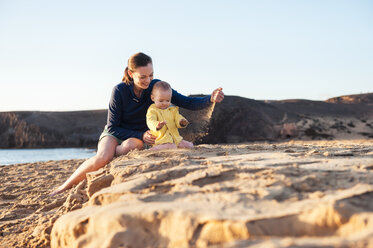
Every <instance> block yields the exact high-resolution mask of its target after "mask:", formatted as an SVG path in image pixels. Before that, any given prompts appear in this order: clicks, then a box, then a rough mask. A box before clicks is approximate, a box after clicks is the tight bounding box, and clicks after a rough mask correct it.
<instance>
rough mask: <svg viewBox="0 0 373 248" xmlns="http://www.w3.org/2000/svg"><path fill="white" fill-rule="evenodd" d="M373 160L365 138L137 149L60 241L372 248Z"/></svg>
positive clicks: (61, 227)
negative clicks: (164, 149)
mask: <svg viewBox="0 0 373 248" xmlns="http://www.w3.org/2000/svg"><path fill="white" fill-rule="evenodd" d="M372 158H373V143H372V141H363V140H360V141H313V142H312V141H307V142H304V141H297V142H294V141H292V142H288V143H275V144H268V143H251V144H240V145H199V146H197V147H196V148H194V149H192V150H182V149H180V150H168V151H157V152H154V151H149V150H147V151H135V152H132V153H130V154H128V155H126V156H122V157H119V158H117V159H116V160H114V161H112V162H111V163H110V164H109V166H108V168H107V169H106V172H105V173H104V172H99V173H96V174H95V175H92V176H93V178H96V179H94V180H90V181H91V182H92V183H94V181H96V182H97V181H100V180H103V181H106V180H107V178H108V175H109V174H107V173H108V172H110V175H112V178H110V179H109V181H111V183H110V186H108V187H105V186H102V188H101V189H100V190H98V191H96V192H95V193H94V194H92V195H91V194H89V195H90V196H89V199H87V201H86V202H85V203H84V204H83V205H82V208H81V209H78V210H75V211H71V212H69V213H67V214H65V215H63V216H61V217H60V218H58V219H57V221H56V222H55V224H54V225H53V229H52V231H51V234H50V235H51V236H50V237H51V247H247V246H253V247H304V248H305V247H371V246H373V238H372V237H373V204H372V202H373V184H372V182H373V170H372V169H373V164H372ZM100 178H101V179H100ZM111 179H112V180H111ZM89 184H90V183H88V186H87V187H88V189H89V188H90V186H89ZM88 191H89V190H88Z"/></svg>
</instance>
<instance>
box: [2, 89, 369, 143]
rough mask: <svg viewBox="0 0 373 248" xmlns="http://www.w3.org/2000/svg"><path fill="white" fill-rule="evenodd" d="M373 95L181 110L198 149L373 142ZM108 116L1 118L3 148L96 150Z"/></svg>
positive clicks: (232, 99)
mask: <svg viewBox="0 0 373 248" xmlns="http://www.w3.org/2000/svg"><path fill="white" fill-rule="evenodd" d="M372 99H373V93H371V94H362V95H351V96H343V97H338V98H332V99H329V100H327V101H325V102H323V101H309V100H284V101H257V100H253V99H247V98H243V97H236V96H226V98H225V99H224V101H223V102H222V103H220V104H216V105H215V108H213V107H211V108H209V109H206V110H202V111H188V110H185V109H181V113H182V114H183V115H185V117H187V119H188V120H189V121H190V122H191V125H190V126H188V127H187V128H186V129H182V130H181V134H182V136H183V137H184V138H185V139H186V140H190V141H193V142H194V143H196V144H201V143H209V144H218V143H239V142H247V141H263V140H271V141H275V140H286V139H369V138H373V100H372ZM106 115H107V113H106V110H96V111H76V112H5V113H4V112H3V113H0V148H31V147H33V148H36V147H95V146H96V144H97V139H98V137H99V135H100V133H101V132H102V130H103V128H104V126H105V124H106Z"/></svg>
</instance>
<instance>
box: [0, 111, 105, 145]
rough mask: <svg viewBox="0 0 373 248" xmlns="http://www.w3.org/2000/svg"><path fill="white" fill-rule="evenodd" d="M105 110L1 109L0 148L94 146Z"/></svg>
mask: <svg viewBox="0 0 373 248" xmlns="http://www.w3.org/2000/svg"><path fill="white" fill-rule="evenodd" d="M106 116H107V111H106V110H94V111H71V112H39V111H22V112H1V113H0V148H38V147H95V146H96V145H97V139H98V137H99V134H100V133H101V132H102V130H103V128H104V126H105V124H106Z"/></svg>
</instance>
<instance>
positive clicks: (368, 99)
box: [326, 93, 373, 104]
mask: <svg viewBox="0 0 373 248" xmlns="http://www.w3.org/2000/svg"><path fill="white" fill-rule="evenodd" d="M326 102H332V103H367V104H373V93H366V94H356V95H347V96H338V97H333V98H330V99H328V100H326Z"/></svg>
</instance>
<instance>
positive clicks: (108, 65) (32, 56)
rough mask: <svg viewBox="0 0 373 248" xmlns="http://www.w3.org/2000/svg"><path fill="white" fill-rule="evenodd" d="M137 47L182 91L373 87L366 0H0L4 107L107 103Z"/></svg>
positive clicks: (372, 26)
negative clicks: (220, 88) (219, 88)
mask: <svg viewBox="0 0 373 248" xmlns="http://www.w3.org/2000/svg"><path fill="white" fill-rule="evenodd" d="M138 51H142V52H145V53H147V54H148V55H150V56H151V57H152V58H153V64H154V71H155V78H159V79H162V80H164V81H167V82H169V83H170V84H171V85H172V87H173V88H174V89H176V90H177V91H179V92H180V93H183V94H185V95H188V94H200V93H203V94H209V93H210V92H211V91H212V90H213V89H214V88H217V87H219V86H221V87H223V89H224V92H225V94H226V95H238V96H243V97H247V98H253V99H257V100H264V99H268V100H280V99H291V98H297V99H300V98H302V99H310V100H325V99H327V98H329V97H333V96H340V95H346V94H359V93H367V92H373V1H370V0H367V1H359V0H349V1H344V0H335V1H331V0H307V1H305V0H304V1H302V0H294V1H288V0H281V1H279V0H273V1H267V0H257V1H249V0H230V1H227V0H188V1H184V0H167V1H165V0H158V1H153V0H151V1H150V0H149V1H145V0H143V1H134V0H132V1H125V0H118V1H110V0H108V1H94V0H90V1H79V0H74V1H70V0H64V1H51V0H45V1H41V0H33V1H30V0H24V1H20V0H0V111H14V110H42V111H65V110H90V109H105V108H107V106H108V102H109V98H110V94H111V90H112V88H113V86H114V85H116V84H117V83H119V82H120V81H121V79H122V76H123V71H124V68H125V66H126V64H127V59H128V57H129V56H130V55H132V54H133V53H136V52H138Z"/></svg>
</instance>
